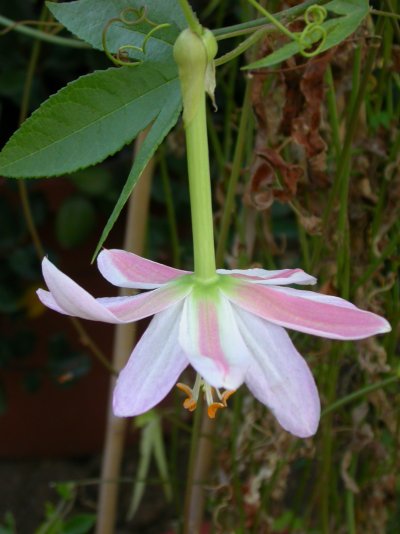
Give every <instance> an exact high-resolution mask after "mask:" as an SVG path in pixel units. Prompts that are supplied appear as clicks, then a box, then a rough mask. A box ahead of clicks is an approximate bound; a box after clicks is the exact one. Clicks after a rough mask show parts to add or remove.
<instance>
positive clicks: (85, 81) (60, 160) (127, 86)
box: [0, 64, 179, 178]
mask: <svg viewBox="0 0 400 534" xmlns="http://www.w3.org/2000/svg"><path fill="white" fill-rule="evenodd" d="M171 88H173V89H172V90H173V91H174V95H173V96H174V102H176V100H177V95H178V94H179V91H178V87H177V70H176V68H175V66H173V67H172V66H171V65H165V66H163V67H162V68H161V67H160V66H159V67H157V68H155V67H154V66H151V65H148V64H142V65H139V66H137V67H122V68H111V69H108V70H106V71H98V72H94V73H92V74H89V75H87V76H82V77H81V78H79V79H78V80H76V81H74V82H72V83H70V84H68V85H67V86H66V87H64V88H63V89H61V90H60V91H59V92H58V93H56V94H55V95H53V96H52V97H50V98H49V99H48V100H47V101H46V102H45V103H44V104H42V105H41V106H40V108H39V109H38V110H36V111H35V112H34V113H33V114H32V116H31V117H30V118H29V119H28V120H27V121H25V122H24V123H23V124H22V126H21V128H20V129H19V130H18V131H17V132H16V133H15V134H14V135H13V136H12V137H11V139H10V140H9V141H8V143H7V144H6V146H5V147H4V149H3V150H2V152H1V153H0V173H1V174H3V175H4V176H9V177H14V178H18V177H40V176H57V175H58V176H59V175H61V174H64V173H71V172H74V171H76V170H78V169H80V168H82V167H87V166H89V165H93V164H95V163H98V162H100V161H102V160H103V159H105V158H106V157H107V156H110V155H111V154H114V153H115V152H116V151H117V150H119V149H120V148H122V147H123V146H124V145H125V144H127V143H130V142H131V141H132V139H134V138H135V136H136V135H137V134H138V133H139V132H140V131H141V130H143V129H144V128H146V126H147V125H148V124H150V123H151V121H153V120H154V119H155V117H157V115H158V114H159V113H160V110H163V109H164V106H165V105H167V104H166V100H168V98H170V96H171Z"/></svg>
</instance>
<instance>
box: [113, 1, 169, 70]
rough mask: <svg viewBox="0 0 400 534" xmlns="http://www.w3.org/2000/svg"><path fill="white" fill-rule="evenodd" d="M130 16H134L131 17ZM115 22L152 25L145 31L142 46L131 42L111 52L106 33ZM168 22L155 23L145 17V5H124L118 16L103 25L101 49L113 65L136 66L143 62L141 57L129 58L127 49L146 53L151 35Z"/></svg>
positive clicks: (165, 26) (166, 26)
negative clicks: (136, 6)
mask: <svg viewBox="0 0 400 534" xmlns="http://www.w3.org/2000/svg"><path fill="white" fill-rule="evenodd" d="M132 16H133V17H134V18H132ZM115 23H122V24H124V25H125V26H135V25H137V24H148V25H149V26H152V28H151V30H150V31H149V32H148V33H147V35H146V36H145V37H144V39H143V43H142V46H136V45H131V44H126V45H122V46H120V47H119V48H118V51H117V53H116V54H112V53H111V52H110V50H109V48H108V46H107V33H108V31H109V29H110V27H111V26H112V25H113V24H115ZM169 26H170V24H168V23H165V24H157V23H156V22H153V21H152V20H150V19H149V18H148V17H147V8H146V7H140V8H134V7H126V8H125V9H123V10H122V11H121V13H120V15H119V17H114V18H112V19H110V20H109V21H108V22H107V24H106V25H105V27H104V29H103V33H102V44H103V49H104V52H105V54H106V56H107V57H108V59H109V60H110V61H111V62H112V63H114V65H117V66H122V67H126V66H127V67H136V66H137V65H140V64H141V63H143V61H144V60H143V59H138V60H131V59H130V57H129V52H128V51H129V50H135V51H136V52H139V53H140V54H143V55H145V53H146V45H147V43H148V41H149V39H150V38H151V37H152V36H153V34H154V33H155V32H157V31H158V30H161V29H162V28H168V27H169Z"/></svg>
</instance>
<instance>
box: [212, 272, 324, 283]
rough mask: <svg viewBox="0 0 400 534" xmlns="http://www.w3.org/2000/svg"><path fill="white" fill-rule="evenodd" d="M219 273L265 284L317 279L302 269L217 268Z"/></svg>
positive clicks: (313, 281) (315, 281) (309, 281)
mask: <svg viewBox="0 0 400 534" xmlns="http://www.w3.org/2000/svg"><path fill="white" fill-rule="evenodd" d="M217 272H218V273H219V274H231V275H238V278H241V279H244V280H246V281H248V282H253V283H255V284H265V285H278V286H279V285H288V284H302V285H313V284H316V283H317V279H316V278H315V277H314V276H311V275H310V274H307V273H306V272H304V271H303V270H302V269H281V270H278V271H266V270H265V269H233V270H232V271H229V270H227V269H218V271H217Z"/></svg>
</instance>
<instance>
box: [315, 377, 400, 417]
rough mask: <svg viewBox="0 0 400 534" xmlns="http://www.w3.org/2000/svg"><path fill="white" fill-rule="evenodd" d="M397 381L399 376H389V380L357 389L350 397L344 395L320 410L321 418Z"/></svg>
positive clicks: (399, 378)
mask: <svg viewBox="0 0 400 534" xmlns="http://www.w3.org/2000/svg"><path fill="white" fill-rule="evenodd" d="M399 380H400V376H391V377H389V378H385V380H381V381H380V382H376V383H375V384H370V385H369V386H365V387H363V388H361V389H359V390H358V391H354V393H350V395H346V396H345V397H342V398H341V399H339V400H337V401H336V402H333V403H332V404H329V405H328V406H327V407H326V408H325V410H322V413H321V417H324V416H326V415H328V414H329V413H331V412H334V411H336V410H337V409H338V408H341V407H342V406H345V405H346V404H349V403H351V402H353V401H355V400H357V399H360V398H361V397H364V395H368V393H372V392H373V391H376V390H377V389H381V388H385V387H387V386H390V384H394V383H395V382H398V381H399Z"/></svg>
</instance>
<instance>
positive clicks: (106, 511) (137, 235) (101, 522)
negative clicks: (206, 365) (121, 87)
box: [96, 131, 154, 534]
mask: <svg viewBox="0 0 400 534" xmlns="http://www.w3.org/2000/svg"><path fill="white" fill-rule="evenodd" d="M146 134H147V131H145V132H142V133H140V134H139V136H138V137H137V140H136V143H135V153H137V152H138V150H139V149H140V146H141V145H142V143H143V141H144V139H145V136H146ZM153 171H154V159H151V160H150V161H149V163H148V164H147V167H146V168H145V169H144V171H143V173H142V175H141V178H140V181H139V183H138V184H137V186H136V188H135V191H134V194H132V195H131V196H130V199H129V203H128V216H127V221H126V227H125V238H124V250H130V251H131V252H134V253H135V254H138V255H141V254H143V249H144V242H145V236H146V228H147V220H148V206H149V201H150V189H151V182H152V177H153ZM126 294H127V290H126V289H122V290H121V291H120V295H121V296H122V295H126ZM136 324H137V323H131V324H129V325H122V324H121V325H117V326H116V330H115V338H114V350H113V367H114V368H115V369H117V370H118V371H120V370H121V369H122V368H123V367H124V365H125V364H126V362H127V360H128V358H129V355H130V353H131V352H132V348H133V346H134V342H135V337H136V332H137V329H136ZM115 382H116V377H113V378H112V379H111V382H110V394H109V403H108V414H107V430H106V438H105V446H104V454H103V463H102V470H101V485H100V494H99V500H98V508H97V526H96V534H110V533H111V532H114V531H115V530H114V529H115V521H116V516H117V503H118V490H119V474H120V470H121V462H122V454H123V449H124V442H125V434H126V428H127V426H128V419H127V418H124V417H116V416H115V415H114V413H113V409H112V395H113V391H114V387H115Z"/></svg>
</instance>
